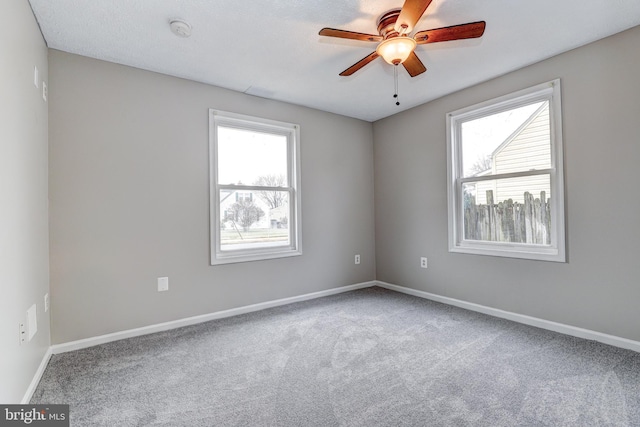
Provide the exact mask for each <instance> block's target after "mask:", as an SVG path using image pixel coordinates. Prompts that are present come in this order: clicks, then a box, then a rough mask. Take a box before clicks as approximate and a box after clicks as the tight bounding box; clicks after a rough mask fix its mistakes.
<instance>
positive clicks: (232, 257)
mask: <svg viewBox="0 0 640 427" xmlns="http://www.w3.org/2000/svg"><path fill="white" fill-rule="evenodd" d="M209 126H210V142H209V152H210V180H211V184H210V188H211V195H210V198H211V264H212V265H215V264H226V263H233V262H244V261H257V260H262V259H270V258H281V257H287V256H294V255H300V254H301V253H302V252H301V248H300V194H299V192H300V168H299V151H300V150H299V144H300V137H299V135H300V133H299V126H298V125H293V124H289V123H281V122H275V121H271V120H264V119H259V118H255V117H248V116H243V115H239V114H232V113H226V112H222V111H216V110H209Z"/></svg>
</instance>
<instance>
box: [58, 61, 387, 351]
mask: <svg viewBox="0 0 640 427" xmlns="http://www.w3.org/2000/svg"><path fill="white" fill-rule="evenodd" d="M49 69H50V80H51V84H50V105H51V111H50V117H51V124H50V132H49V138H50V198H51V202H50V226H51V288H52V293H53V295H54V296H55V298H54V299H53V307H52V322H53V325H52V342H53V343H62V342H68V341H72V340H77V339H81V338H87V337H92V336H96V335H101V334H106V333H111V332H116V331H121V330H126V329H130V328H136V327H141V326H146V325H151V324H156V323H159V322H166V321H170V320H174V319H180V318H184V317H189V316H194V315H199V314H205V313H210V312H215V311H219V310H225V309H230V308H234V307H239V306H245V305H248V304H254V303H259V302H264V301H269V300H274V299H279V298H286V297H291V296H296V295H301V294H305V293H310V292H315V291H321V290H325V289H329V288H334V287H338V286H343V285H350V284H354V283H359V282H364V281H370V280H373V279H374V278H375V263H374V256H375V255H374V216H373V209H374V206H373V146H372V143H371V141H372V139H373V136H372V124H371V123H368V122H363V121H359V120H355V119H349V118H345V117H341V116H337V115H333V114H328V113H324V112H320V111H316V110H311V109H308V108H303V107H297V106H294V105H290V104H284V103H280V102H275V101H268V100H265V99H262V98H257V97H252V96H248V95H243V94H239V93H237V92H232V91H228V90H224V89H220V88H216V87H212V86H207V85H203V84H199V83H195V82H190V81H187V80H181V79H178V78H174V77H168V76H165V75H160V74H154V73H151V72H147V71H142V70H138V69H134V68H129V67H125V66H120V65H116V64H112V63H107V62H102V61H97V60H93V59H88V58H85V57H81V56H76V55H71V54H68V53H63V52H60V51H55V50H51V51H50V52H49ZM209 108H215V109H220V110H226V111H232V112H236V113H241V114H248V115H253V116H259V117H264V118H268V119H273V120H280V121H286V122H293V123H298V124H300V126H301V155H302V160H301V162H302V163H301V170H302V215H303V221H302V229H303V234H302V249H303V255H302V256H299V257H293V258H285V259H279V260H271V261H259V262H250V263H242V264H230V265H220V266H215V267H212V266H210V265H209V260H210V256H209V253H210V251H209V202H208V197H209V185H208V182H209V175H208V173H209V172H208V171H209V166H208V144H209V139H208V109H209ZM356 253H359V254H361V256H362V263H361V264H360V265H357V266H356V265H354V262H353V257H354V255H355V254H356ZM160 276H168V277H169V291H168V292H163V293H158V292H156V279H157V277H160Z"/></svg>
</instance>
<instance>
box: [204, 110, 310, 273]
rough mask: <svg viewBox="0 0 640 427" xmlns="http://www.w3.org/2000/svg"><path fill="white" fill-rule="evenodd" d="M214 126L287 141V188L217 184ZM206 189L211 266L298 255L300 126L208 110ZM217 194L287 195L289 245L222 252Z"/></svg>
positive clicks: (299, 252)
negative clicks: (261, 133) (280, 193)
mask: <svg viewBox="0 0 640 427" xmlns="http://www.w3.org/2000/svg"><path fill="white" fill-rule="evenodd" d="M218 126H223V127H233V128H237V129H242V130H249V131H255V132H264V133H268V134H272V135H283V136H285V137H286V138H287V186H285V187H262V186H254V185H239V184H235V185H227V184H224V185H223V184H220V183H219V182H218V162H217V159H218V132H217V129H218ZM209 181H210V182H209V189H210V196H209V200H210V220H211V223H210V228H211V265H218V264H229V263H236V262H247V261H261V260H267V259H274V258H283V257H291V256H297V255H302V246H301V243H302V235H301V234H302V233H301V220H300V217H301V212H300V211H301V200H300V126H298V125H297V124H291V123H285V122H278V121H275V120H268V119H262V118H258V117H252V116H247V115H243V114H236V113H230V112H226V111H220V110H214V109H210V110H209ZM220 190H232V191H246V192H250V191H265V190H266V191H286V192H288V193H289V245H281V246H273V247H261V248H248V249H239V250H232V251H229V250H227V251H223V250H222V249H221V244H220V238H221V236H220V220H221V212H220Z"/></svg>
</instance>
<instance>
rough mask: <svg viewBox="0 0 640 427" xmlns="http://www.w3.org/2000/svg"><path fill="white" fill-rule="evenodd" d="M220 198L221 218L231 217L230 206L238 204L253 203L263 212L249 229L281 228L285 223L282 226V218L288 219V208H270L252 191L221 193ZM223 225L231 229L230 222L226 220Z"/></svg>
mask: <svg viewBox="0 0 640 427" xmlns="http://www.w3.org/2000/svg"><path fill="white" fill-rule="evenodd" d="M220 196H221V198H220V212H222V218H225V219H226V218H231V217H233V210H232V206H233V205H234V204H235V203H238V202H243V201H245V202H253V203H254V204H255V205H256V206H257V207H258V208H260V209H261V210H262V212H263V215H262V217H261V218H260V220H259V221H257V222H255V223H253V224H252V225H251V229H265V228H283V227H285V226H286V223H285V224H283V222H282V220H283V218H286V217H288V216H289V215H288V206H279V207H277V208H275V209H271V207H270V206H269V205H268V204H267V203H266V202H265V201H264V200H263V199H262V198H261V197H259V196H258V195H257V194H255V193H254V192H252V191H231V190H229V191H226V192H223V193H222V194H221V195H220ZM224 222H225V225H227V226H229V227H232V223H231V221H229V220H228V219H226V220H225V221H224Z"/></svg>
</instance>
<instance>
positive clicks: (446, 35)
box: [413, 21, 487, 44]
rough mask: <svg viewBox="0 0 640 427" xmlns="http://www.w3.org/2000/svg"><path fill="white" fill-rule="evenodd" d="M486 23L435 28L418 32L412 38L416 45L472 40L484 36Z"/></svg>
mask: <svg viewBox="0 0 640 427" xmlns="http://www.w3.org/2000/svg"><path fill="white" fill-rule="evenodd" d="M486 25H487V23H486V22H484V21H479V22H470V23H468V24H460V25H452V26H451V27H444V28H436V29H434V30H426V31H420V32H418V33H416V35H415V36H413V38H414V39H415V40H416V42H417V43H418V44H426V43H437V42H448V41H451V40H460V39H474V38H477V37H480V36H482V34H484V28H485V27H486Z"/></svg>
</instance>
